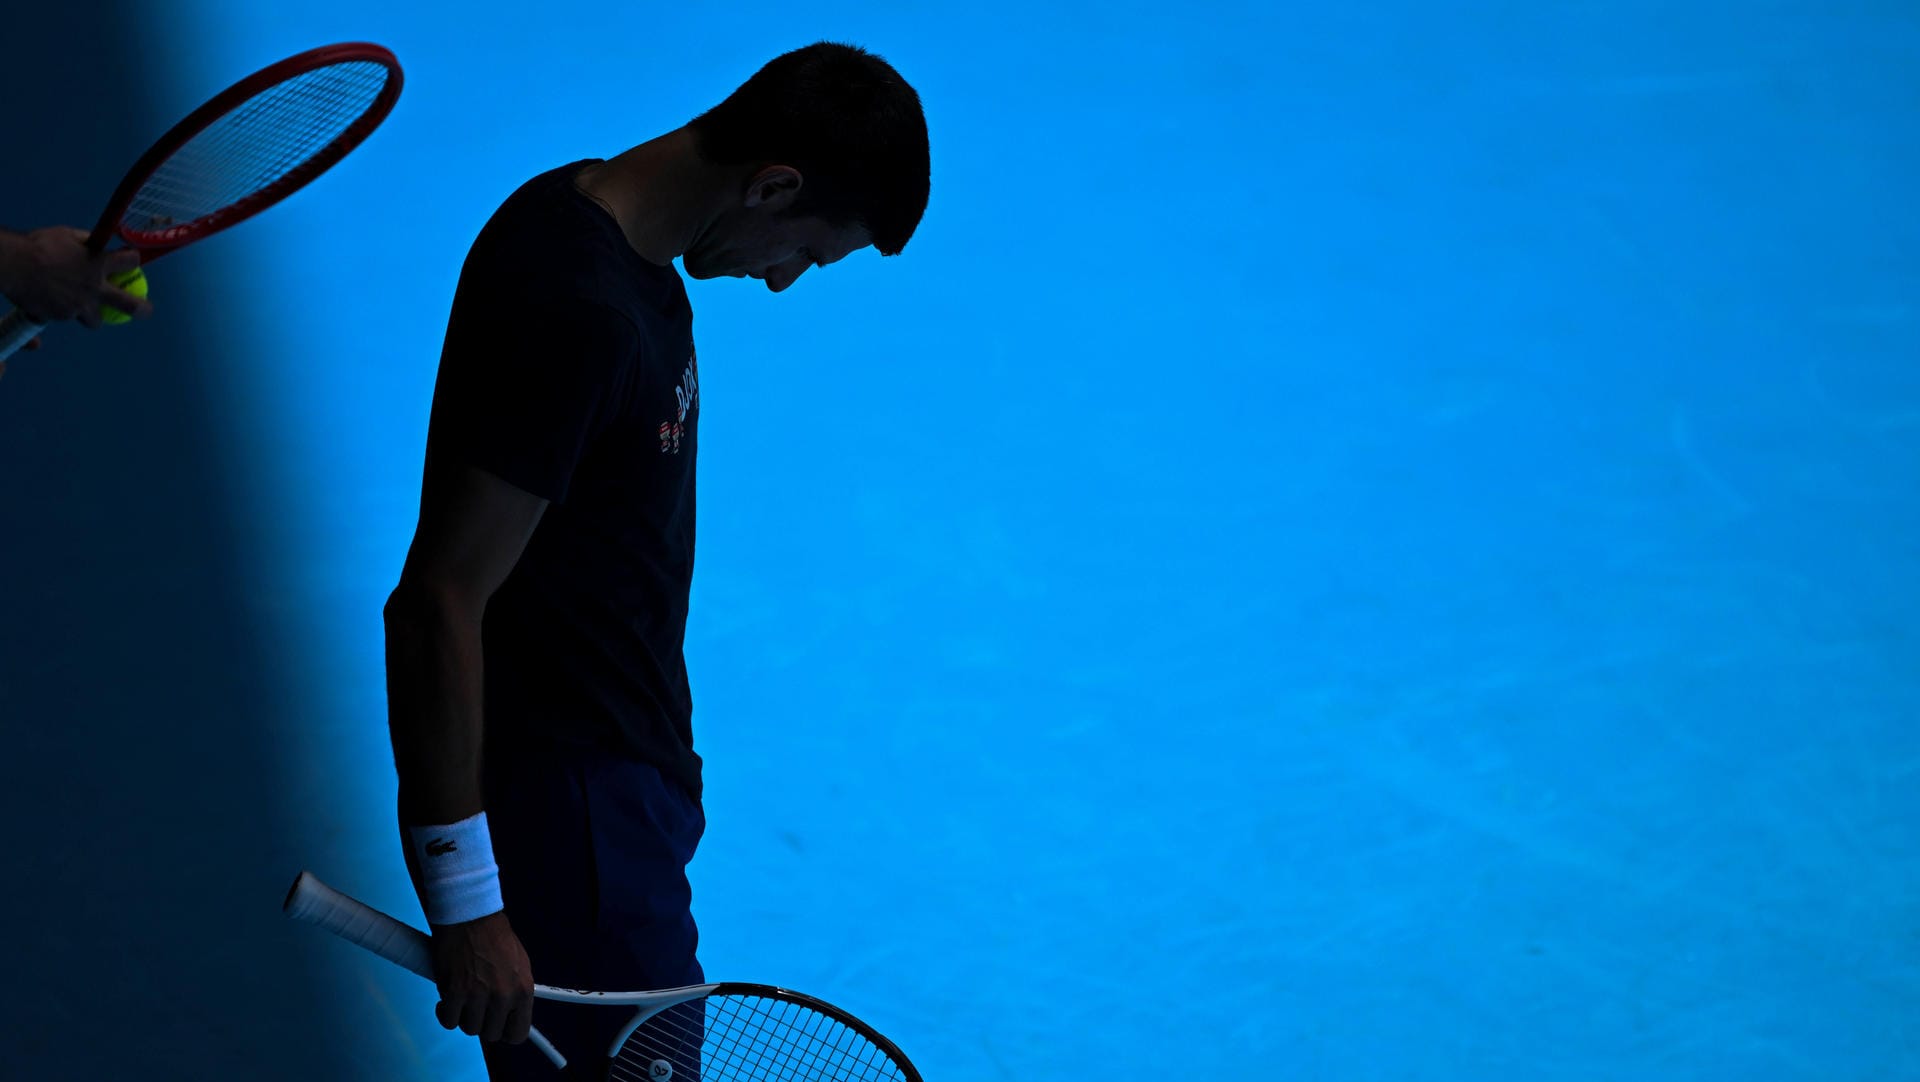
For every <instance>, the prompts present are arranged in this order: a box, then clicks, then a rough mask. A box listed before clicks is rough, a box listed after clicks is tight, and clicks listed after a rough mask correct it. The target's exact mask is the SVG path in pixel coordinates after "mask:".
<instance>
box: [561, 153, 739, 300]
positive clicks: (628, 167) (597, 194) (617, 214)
mask: <svg viewBox="0 0 1920 1082" xmlns="http://www.w3.org/2000/svg"><path fill="white" fill-rule="evenodd" d="M731 172H732V171H731V170H727V169H724V168H721V167H717V166H714V165H711V164H709V163H708V162H707V161H706V160H705V159H703V158H702V157H700V153H699V151H698V149H697V148H696V147H695V144H694V137H693V132H692V131H690V130H689V129H687V128H679V129H676V130H674V131H670V132H668V133H667V134H665V135H662V136H660V137H658V138H656V139H651V140H648V141H647V142H645V143H642V144H640V145H639V146H637V147H634V148H632V149H631V150H628V151H626V152H625V153H623V154H621V155H619V156H618V157H614V158H609V159H608V160H606V161H604V162H601V163H598V164H596V165H590V166H588V167H587V168H585V169H582V170H581V171H580V173H579V175H578V176H576V177H575V178H574V185H575V186H576V187H578V188H579V189H580V190H581V191H582V192H584V193H585V194H586V195H587V196H588V197H589V198H591V199H593V200H594V201H595V202H597V203H599V204H600V205H601V206H603V207H605V208H606V210H607V213H608V214H611V215H612V216H613V220H614V221H615V222H617V223H619V226H620V231H621V232H622V233H624V234H626V237H627V244H628V245H630V246H631V247H632V248H633V250H634V251H635V252H637V253H639V255H640V258H642V259H644V260H646V261H647V262H649V263H654V264H658V265H660V266H663V267H664V266H666V265H667V264H669V263H671V262H673V260H674V259H675V257H677V256H679V255H681V254H682V253H684V252H685V251H686V250H687V249H688V248H690V247H692V245H693V242H694V241H695V240H697V239H698V238H699V236H700V234H701V233H703V232H705V231H706V229H707V227H708V226H709V225H711V224H712V222H713V220H714V218H715V217H717V216H718V211H719V207H718V206H717V202H718V201H717V200H716V196H718V195H721V193H724V192H725V191H726V190H727V189H726V184H727V182H728V179H729V178H728V174H730V173H731Z"/></svg>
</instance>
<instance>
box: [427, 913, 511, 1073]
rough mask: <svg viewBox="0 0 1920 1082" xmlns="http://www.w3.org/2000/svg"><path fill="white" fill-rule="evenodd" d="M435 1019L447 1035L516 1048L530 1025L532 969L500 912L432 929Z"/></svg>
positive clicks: (504, 914)
mask: <svg viewBox="0 0 1920 1082" xmlns="http://www.w3.org/2000/svg"><path fill="white" fill-rule="evenodd" d="M433 975H434V979H435V982H436V983H438V984H439V986H440V1003H439V1005H438V1006H436V1007H435V1008H434V1011H433V1013H434V1015H435V1016H436V1017H438V1018H439V1019H440V1024H441V1025H442V1026H445V1027H446V1028H448V1029H455V1028H458V1029H460V1030H461V1031H462V1032H465V1033H468V1034H471V1035H473V1036H476V1037H479V1038H480V1039H481V1040H485V1041H498V1040H505V1041H506V1042H507V1043H508V1044H519V1043H520V1042H521V1041H524V1040H526V1039H527V1030H528V1029H529V1028H531V1027H532V1025H533V965H532V963H530V962H528V961H527V951H526V948H524V947H522V946H521V945H520V939H519V937H518V936H515V935H514V934H513V929H512V928H511V927H509V926H508V924H507V914H506V912H505V911H502V912H499V913H495V914H493V915H492V916H490V917H481V918H480V919H479V920H470V921H467V922H466V923H464V924H436V925H434V927H433Z"/></svg>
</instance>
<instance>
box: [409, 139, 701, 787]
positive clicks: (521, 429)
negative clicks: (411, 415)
mask: <svg viewBox="0 0 1920 1082" xmlns="http://www.w3.org/2000/svg"><path fill="white" fill-rule="evenodd" d="M596 160H597V159H588V160H586V161H579V162H574V163H573V164H571V165H566V166H562V167H561V168H559V169H554V170H552V171H550V172H546V173H543V174H541V175H540V176H537V177H535V178H533V179H532V180H530V181H528V182H527V183H526V184H525V185H523V186H521V187H520V189H519V190H517V191H515V192H514V193H513V194H512V195H511V196H509V197H508V198H507V200H506V202H505V203H503V204H502V205H501V206H500V209H499V210H497V211H495V212H494V215H493V217H492V218H491V219H489V220H488V222H487V224H486V226H485V228H483V229H482V230H481V231H480V235H479V237H478V238H477V239H476V240H475V241H474V244H473V248H472V250H471V251H470V252H469V253H468V254H467V261H466V264H465V266H464V267H462V268H461V271H460V285H459V289H458V291H457V292H456V294H455V296H454V302H453V313H452V316H451V318H450V319H449V321H448V325H447V337H446V345H445V347H444V350H443V352H442V354H441V357H440V374H439V379H438V382H437V383H436V385H435V388H434V396H433V418H432V422H431V424H430V425H429V428H428V437H427V458H428V460H429V462H430V463H435V464H437V465H445V464H449V463H452V462H461V463H465V464H469V465H473V466H477V467H479V468H480V469H482V470H485V471H487V472H488V473H491V474H493V475H495V476H497V477H499V478H501V479H502V480H504V481H507V482H508V483H510V484H512V485H514V486H516V487H518V488H521V489H524V490H526V491H527V492H530V493H533V494H534V495H536V496H541V497H544V498H546V499H548V500H550V501H552V502H551V504H550V505H549V506H548V508H547V511H546V514H545V515H544V516H543V517H542V518H541V521H540V525H539V527H538V528H537V529H535V530H534V533H533V537H532V539H531V540H530V541H529V542H528V544H527V548H526V552H525V553H524V554H523V555H522V556H521V558H520V561H519V563H518V564H517V565H515V567H514V569H513V572H512V573H511V574H510V575H509V576H508V577H507V580H506V582H505V584H503V585H502V586H501V588H500V590H499V591H498V592H497V593H495V594H494V596H493V599H492V601H491V602H489V604H488V605H487V611H486V617H485V621H484V625H483V637H484V642H485V665H486V706H485V709H486V726H487V748H488V754H489V757H490V758H491V757H492V756H493V755H496V754H512V749H513V748H514V747H515V746H516V745H522V746H524V744H525V743H527V742H529V741H540V742H547V741H560V742H565V743H569V744H588V745H593V746H597V747H601V748H604V749H607V750H609V751H611V752H613V753H615V754H622V755H627V756H630V757H634V758H638V759H642V760H644V761H646V762H649V763H652V764H653V765H654V766H656V767H658V768H659V769H660V770H661V772H662V773H663V774H665V775H666V776H667V777H669V778H671V779H673V780H675V781H677V782H679V783H680V784H682V785H684V786H685V787H686V788H687V789H688V791H689V792H691V793H693V794H694V796H695V797H698V796H699V795H700V757H699V756H698V755H696V754H694V751H693V728H692V715H693V699H692V694H691V692H690V691H689V689H688V686H687V669H686V660H685V655H684V653H683V650H682V647H683V643H684V639H685V635H686V625H687V600H688V594H689V592H690V589H691V587H692V582H693V510H694V452H695V449H696V447H697V445H698V444H697V439H696V435H695V433H696V430H697V424H698V420H699V414H700V377H699V365H698V363H697V361H696V359H695V357H694V348H693V310H692V308H691V307H690V306H689V305H688V303H687V294H686V288H685V286H684V284H683V283H682V282H681V280H680V275H679V272H678V271H676V270H675V269H674V268H673V266H672V264H668V265H666V266H659V265H657V264H653V263H649V262H647V261H646V260H644V259H642V258H641V257H640V255H639V254H638V253H637V252H635V251H634V250H633V249H632V247H631V246H629V245H628V243H627V240H626V237H625V236H624V235H623V234H622V233H621V232H620V228H619V226H618V225H617V224H616V223H615V222H614V220H613V218H612V216H610V215H609V214H608V213H607V212H606V210H604V209H603V208H602V207H601V206H600V205H599V204H598V203H596V202H594V201H593V200H592V199H590V198H588V197H587V196H586V195H585V194H584V193H582V192H580V191H579V189H577V188H575V187H574V185H573V177H574V175H575V174H576V173H578V172H579V171H580V169H581V168H582V167H584V166H585V165H587V164H589V162H591V161H596Z"/></svg>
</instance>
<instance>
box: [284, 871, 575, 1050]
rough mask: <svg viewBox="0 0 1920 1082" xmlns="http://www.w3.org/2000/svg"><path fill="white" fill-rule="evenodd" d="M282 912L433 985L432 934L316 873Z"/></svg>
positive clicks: (543, 1046) (297, 883) (540, 1040)
mask: <svg viewBox="0 0 1920 1082" xmlns="http://www.w3.org/2000/svg"><path fill="white" fill-rule="evenodd" d="M280 909H281V912H284V913H285V914H286V915H287V916H289V917H292V918H293V919H294V920H297V921H303V922H305V923H307V924H312V925H315V926H317V927H320V928H324V929H326V930H327V931H329V932H332V933H333V934H334V935H337V936H339V937H340V938H341V939H344V940H346V941H347V942H349V943H352V944H354V945H355V946H358V947H362V948H365V949H366V950H369V951H372V952H373V953H375V954H377V955H379V956H380V957H382V958H385V959H386V960H387V961H389V962H392V963H393V964H394V965H397V966H400V967H401V968H403V969H411V970H413V971H414V972H415V973H418V974H419V975H420V976H422V977H425V978H426V979H428V980H433V948H432V946H431V944H432V942H433V941H432V940H431V939H429V938H428V937H427V933H425V932H422V931H420V930H419V929H418V928H413V927H410V926H408V925H405V924H402V923H400V922H399V921H397V920H394V919H393V918H392V917H389V916H387V915H386V914H385V913H382V912H380V911H379V910H378V909H375V908H373V907H372V906H370V905H368V904H366V903H365V902H362V901H360V900H359V899H358V898H350V897H348V896H347V895H345V894H342V893H340V892H339V891H337V890H335V889H333V888H332V887H330V886H327V885H326V884H325V883H322V882H321V881H320V880H319V878H318V877H316V876H315V875H314V874H313V873H312V872H301V873H300V877H299V878H298V879H295V880H294V881H293V889H292V890H289V891H287V900H286V901H285V902H284V903H282V904H281V906H280ZM527 1040H529V1041H532V1042H533V1046H534V1047H535V1048H538V1049H539V1050H540V1051H541V1053H542V1054H544V1055H545V1056H546V1057H547V1058H548V1059H549V1060H552V1061H553V1065H554V1066H555V1067H558V1068H560V1069H561V1070H565V1069H566V1066H567V1059H566V1057H565V1056H562V1055H561V1054H560V1052H559V1050H558V1049H556V1048H554V1047H553V1045H552V1043H551V1042H549V1041H548V1040H547V1039H546V1037H544V1036H542V1035H541V1033H540V1031H539V1030H537V1029H529V1030H528V1031H527Z"/></svg>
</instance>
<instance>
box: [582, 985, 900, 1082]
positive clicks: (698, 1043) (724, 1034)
mask: <svg viewBox="0 0 1920 1082" xmlns="http://www.w3.org/2000/svg"><path fill="white" fill-rule="evenodd" d="M663 1063H664V1064H666V1065H667V1067H668V1068H669V1069H668V1070H666V1071H662V1070H661V1069H660V1067H661V1064H663ZM608 1077H609V1078H611V1079H614V1080H616V1082H669V1080H671V1082H762V1080H765V1082H773V1080H778V1082H814V1080H825V1079H833V1080H836V1082H900V1080H903V1079H904V1078H905V1077H906V1075H905V1073H904V1072H903V1071H902V1070H901V1069H900V1066H899V1064H897V1063H895V1062H894V1060H893V1058H892V1057H891V1056H889V1055H888V1054H887V1053H886V1052H884V1051H882V1050H881V1049H880V1048H878V1047H876V1046H875V1045H874V1044H873V1043H872V1042H871V1041H869V1040H868V1039H867V1038H866V1037H865V1036H864V1035H862V1034H861V1033H860V1032H859V1031H858V1030H855V1029H853V1028H852V1027H850V1026H848V1025H846V1024H845V1023H843V1022H841V1021H840V1020H839V1019H837V1018H834V1017H832V1016H830V1015H826V1014H823V1013H821V1012H819V1011H816V1010H814V1009H813V1008H811V1007H807V1006H804V1005H802V1004H798V1003H792V1002H789V1001H787V1000H782V999H775V998H771V997H762V996H712V997H708V998H706V999H704V1000H696V1001H693V1002H691V1003H684V1004H680V1005H678V1006H676V1007H672V1008H670V1009H668V1010H666V1011H662V1012H661V1013H660V1014H658V1015H655V1016H654V1017H653V1018H651V1019H649V1020H648V1021H647V1023H646V1024H645V1025H642V1026H641V1027H640V1028H638V1029H636V1030H635V1031H634V1033H633V1036H631V1037H629V1038H628V1039H627V1042H626V1043H625V1044H624V1045H622V1046H621V1049H620V1054H619V1056H618V1057H616V1058H615V1060H614V1063H613V1064H612V1066H611V1068H610V1070H609V1073H608Z"/></svg>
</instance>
